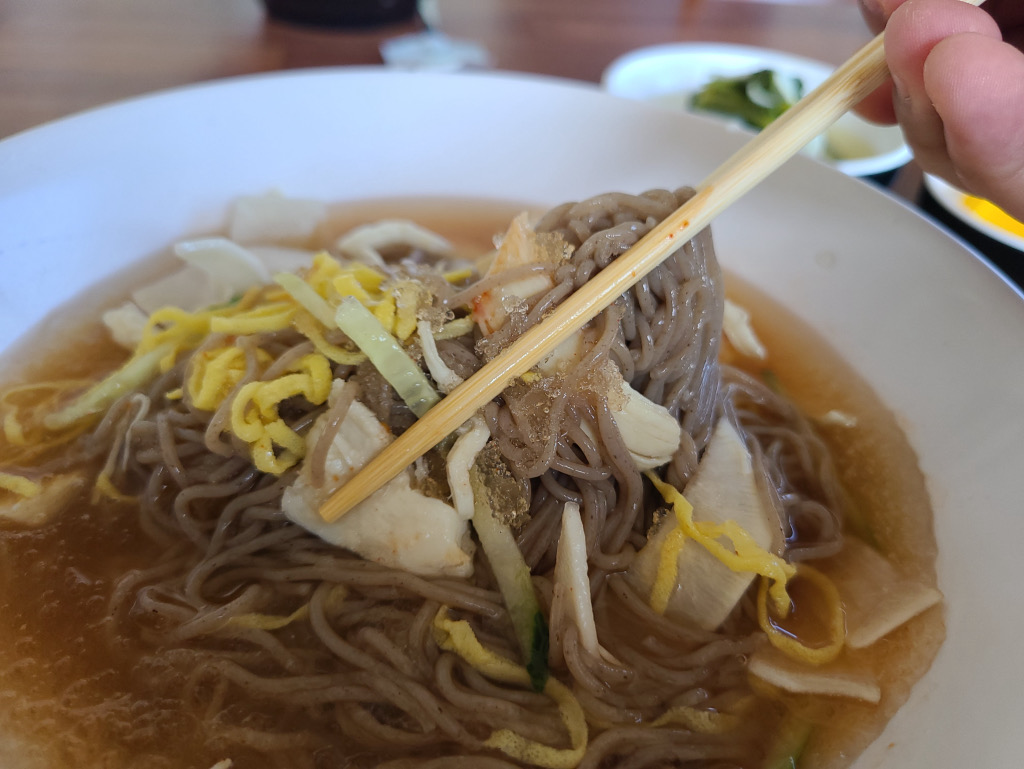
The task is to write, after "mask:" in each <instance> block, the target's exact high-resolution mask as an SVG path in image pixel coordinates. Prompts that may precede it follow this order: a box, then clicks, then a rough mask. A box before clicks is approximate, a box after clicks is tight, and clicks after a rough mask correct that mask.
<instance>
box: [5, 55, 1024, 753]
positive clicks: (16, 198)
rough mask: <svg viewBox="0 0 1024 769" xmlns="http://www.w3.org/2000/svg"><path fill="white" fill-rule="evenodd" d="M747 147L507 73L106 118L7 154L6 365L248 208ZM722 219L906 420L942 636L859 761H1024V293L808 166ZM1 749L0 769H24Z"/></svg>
mask: <svg viewBox="0 0 1024 769" xmlns="http://www.w3.org/2000/svg"><path fill="white" fill-rule="evenodd" d="M745 139H746V136H744V135H742V134H737V133H733V132H730V131H726V130H723V128H722V125H721V123H719V122H715V121H709V120H703V119H698V118H695V117H693V116H691V115H688V114H685V113H682V112H674V111H669V110H665V109H660V108H656V107H654V106H651V105H648V104H644V103H640V102H635V101H629V100H625V99H618V98H616V97H613V96H609V95H608V94H605V93H601V92H600V91H599V90H598V89H597V88H593V87H584V86H580V85H579V84H568V83H564V82H558V81H551V80H547V79H542V78H534V77H523V76H509V75H502V74H498V73H490V74H474V75H467V74H460V75H439V74H422V73H416V74H410V73H394V72H387V71H382V70H379V69H355V70H324V71H302V72H293V73H286V74H275V75H268V76H261V77H250V78H242V79H237V80H231V81H226V82H219V83H211V84H205V85H199V86H195V87H191V88H186V89H181V90H176V91H171V92H168V93H164V94H160V95H156V96H153V97H147V98H141V99H136V100H133V101H129V102H125V103H122V104H118V105H114V106H112V107H109V108H106V109H99V110H94V111H91V112H88V113H85V114H82V115H80V116H78V117H74V118H71V119H68V120H63V121H59V122H56V123H53V124H50V125H46V126H43V127H41V128H39V129H36V130H33V131H29V132H27V133H24V134H21V135H18V136H14V137H12V138H9V139H7V140H5V141H2V142H0V264H2V266H3V279H2V280H0V349H5V348H10V347H11V345H12V344H14V343H15V340H16V339H17V338H18V337H20V336H21V335H22V334H23V333H24V332H25V330H26V329H27V328H29V327H30V326H33V325H35V324H37V323H39V322H41V321H42V320H43V319H44V318H45V317H47V316H48V315H49V314H50V313H51V311H53V310H54V309H55V308H57V307H59V306H60V305H61V304H62V303H63V302H65V301H67V300H68V299H70V298H71V297H73V296H76V295H78V294H80V293H81V292H82V291H83V290H86V289H87V288H88V287H90V286H96V285H100V284H102V283H103V281H104V280H106V279H107V278H108V277H109V276H111V275H112V274H114V273H116V272H117V271H118V270H121V269H123V268H125V267H126V266H128V265H131V264H132V263H134V262H135V261H136V260H138V259H140V258H142V257H145V256H147V255H150V254H153V253H156V252H159V251H162V250H164V249H166V248H167V246H168V245H169V244H171V243H173V242H174V241H175V240H176V239H178V238H180V237H181V236H183V235H189V234H198V233H208V232H210V231H213V230H216V229H217V228H219V227H221V226H222V224H223V222H224V217H225V211H226V207H227V205H228V203H229V202H230V201H231V200H232V199H233V198H235V197H236V196H238V195H242V194H255V193H260V192H264V191H267V190H270V189H274V188H276V189H280V190H281V191H282V192H284V193H285V194H291V195H296V196H303V197H313V198H320V199H325V200H335V201H344V200H362V199H367V198H375V197H391V196H402V197H408V196H454V197H457V198H474V199H483V200H486V199H499V200H505V201H508V200H514V201H523V202H524V203H529V204H532V205H551V204H554V203H557V202H561V201H564V200H571V199H579V198H582V197H586V196H590V195H593V194H595V193H598V192H602V191H607V190H625V191H634V192H638V191H641V190H644V189H647V188H650V187H655V186H659V187H675V186H678V185H681V184H686V183H692V182H696V181H698V180H700V179H702V178H704V177H705V176H706V175H707V174H708V172H710V171H711V170H712V169H713V168H714V167H715V166H716V165H717V164H719V163H720V162H722V161H723V160H725V159H726V158H727V157H728V156H729V155H731V154H732V153H733V152H735V151H736V150H737V149H738V148H739V146H740V145H741V144H742V142H743V141H744V140H745ZM714 228H715V238H716V245H717V251H718V253H719V256H720V259H721V261H722V263H723V265H724V266H725V268H726V269H727V270H728V271H730V272H732V273H734V274H736V275H737V276H739V277H740V278H742V279H745V280H746V281H748V282H751V283H753V284H755V285H757V286H759V287H760V288H761V290H762V291H763V292H765V293H766V294H767V295H768V296H769V297H771V298H773V299H774V300H776V301H778V302H781V303H783V304H785V305H786V306H787V307H789V308H791V309H792V310H793V312H794V313H795V314H796V315H797V316H798V317H800V318H801V319H802V320H803V321H805V322H807V323H809V324H810V325H811V326H812V327H813V328H815V329H816V330H817V331H818V333H819V334H820V335H821V336H822V337H823V338H824V339H825V341H827V342H828V343H830V344H831V345H832V346H833V347H834V348H835V349H836V350H838V351H839V352H840V353H841V354H842V355H843V357H844V358H845V359H846V361H847V362H848V363H849V364H850V365H852V366H853V367H854V368H855V369H856V370H857V371H859V372H861V374H862V375H863V376H864V377H865V378H866V380H867V381H868V382H869V383H870V384H871V386H872V387H873V388H874V390H875V392H876V393H877V394H878V396H879V397H880V398H881V399H882V401H883V402H884V403H885V404H886V405H887V406H888V407H889V408H890V409H891V410H892V411H893V412H894V413H895V415H896V417H897V419H898V421H899V424H900V426H901V427H902V428H903V429H904V430H905V432H906V434H907V436H908V438H909V440H910V442H911V444H912V445H913V447H914V448H915V450H916V451H917V453H918V457H919V461H920V466H921V469H922V471H923V473H924V475H925V477H926V481H927V486H928V490H929V492H930V494H931V497H932V500H933V503H934V509H935V525H936V535H937V539H938V544H939V552H940V555H939V560H938V576H939V584H940V587H941V588H942V590H943V592H944V594H945V596H946V601H947V607H946V620H947V624H948V636H947V639H946V642H945V644H944V646H943V647H942V649H941V651H940V652H939V655H938V657H937V658H936V660H935V663H934V665H933V666H932V668H931V670H930V671H929V672H928V673H927V674H926V675H925V677H924V678H923V679H922V680H921V681H920V682H919V683H918V684H917V686H916V687H915V688H914V690H913V692H912V694H911V696H910V699H909V701H908V702H907V704H906V705H905V706H904V707H903V708H902V709H901V710H900V711H899V713H897V715H896V716H895V718H893V720H892V721H891V722H890V723H889V725H888V726H887V728H886V730H885V731H884V732H883V734H882V735H881V736H880V737H879V739H878V740H877V741H876V742H875V743H874V744H873V745H871V746H870V747H869V748H868V749H867V751H866V752H865V753H864V754H863V756H862V757H861V758H860V759H859V760H858V761H857V763H856V766H857V767H858V769H881V768H884V769H926V768H927V769H931V768H932V767H936V766H941V767H967V766H977V767H1011V766H1019V765H1020V759H1021V756H1022V755H1024V730H1022V729H1020V728H1019V724H1018V720H1019V719H1018V715H1019V713H1020V712H1021V711H1022V709H1024V665H1022V664H1020V661H1019V656H1020V651H1019V645H1020V641H1019V639H1020V638H1021V637H1022V636H1024V601H1021V600H1020V595H1019V592H1020V591H1019V585H1020V584H1021V581H1022V578H1024V560H1022V559H1021V556H1020V543H1021V542H1024V515H1021V487H1020V476H1021V470H1022V468H1024V414H1022V410H1021V408H1020V382H1022V381H1024V301H1022V298H1021V296H1020V294H1019V293H1017V292H1016V291H1015V290H1014V289H1013V288H1012V287H1011V286H1010V285H1009V284H1008V283H1006V282H1005V281H1004V280H1003V279H1002V278H1001V277H1000V276H999V275H997V274H996V273H995V272H993V271H992V270H991V269H990V268H989V267H987V266H986V265H985V264H984V263H982V261H981V260H980V259H978V258H977V257H976V255H974V254H973V253H972V252H970V251H968V250H967V249H966V248H965V247H964V246H962V245H961V244H959V243H958V242H957V241H954V240H953V239H951V238H950V237H948V236H947V235H946V234H945V233H944V232H943V231H942V230H940V229H939V228H937V227H936V226H934V225H933V224H932V223H930V222H929V221H928V220H926V219H925V218H924V217H922V216H920V215H919V214H917V213H915V212H914V211H913V210H911V209H909V208H907V207H904V206H902V205H901V204H900V203H898V202H896V201H894V200H893V199H892V198H890V197H888V196H886V195H885V194H884V193H883V192H881V191H879V190H877V189H876V188H874V187H873V186H871V185H866V184H862V183H860V182H858V181H856V180H853V179H850V178H849V177H846V176H844V175H843V174H840V173H837V172H836V171H835V170H833V169H831V168H829V167H827V166H825V165H823V164H821V163H817V162H813V161H811V160H809V159H807V158H801V157H797V158H794V159H793V160H791V161H790V162H788V163H787V164H786V165H784V166H783V167H782V168H781V169H779V171H777V172H776V173H775V174H773V175H772V176H771V177H770V178H769V179H768V180H767V181H765V182H764V183H763V184H762V185H761V186H760V187H758V188H757V189H755V190H754V191H753V192H751V193H750V194H749V195H748V196H747V197H745V198H744V199H743V200H741V201H740V202H738V203H737V204H736V205H735V206H734V207H732V208H730V209H729V210H728V211H726V212H725V213H723V214H722V215H721V216H720V217H719V218H718V219H717V220H716V222H715V224H714ZM0 730H2V727H0ZM2 747H3V741H2V740H0V764H3V765H4V766H5V767H6V768H7V769H20V766H19V763H20V762H19V760H18V757H17V754H16V753H15V754H7V755H6V760H5V756H4V755H3V752H2Z"/></svg>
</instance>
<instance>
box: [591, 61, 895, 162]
mask: <svg viewBox="0 0 1024 769" xmlns="http://www.w3.org/2000/svg"><path fill="white" fill-rule="evenodd" d="M762 69H770V70H773V71H775V72H776V73H778V74H780V75H782V76H788V77H795V78H799V79H800V80H801V81H802V82H803V84H804V92H805V93H809V92H810V91H811V90H812V89H814V88H815V87H817V86H818V85H820V84H821V83H822V81H824V80H825V78H827V77H828V76H829V74H831V72H832V69H833V68H832V67H831V66H829V65H828V64H824V63H822V62H819V61H814V60H813V59H807V58H803V57H801V56H794V55H792V54H788V53H784V52H782V51H773V50H769V49H765V48H754V47H750V46H744V45H731V44H727V43H670V44H667V45H657V46H651V47H649V48H641V49H638V50H636V51H632V52H630V53H627V54H625V55H623V56H621V57H619V58H618V59H616V60H615V61H613V62H612V63H611V64H610V65H609V66H608V68H607V69H606V70H605V71H604V74H603V75H602V77H601V84H602V85H603V87H604V88H605V89H606V90H607V91H608V92H609V93H613V94H615V95H617V96H625V97H627V98H631V99H642V100H645V101H652V102H656V103H658V104H661V105H664V106H666V107H670V108H675V109H681V110H688V111H695V110H693V108H692V107H691V106H690V99H691V97H692V96H693V95H694V94H696V93H697V92H698V91H700V90H701V89H702V88H703V87H704V86H705V85H707V84H708V83H709V82H711V80H713V79H714V78H716V77H738V76H742V75H749V74H752V73H754V72H757V71H759V70H762ZM701 114H704V115H709V116H712V117H715V118H716V119H720V120H729V119H728V118H724V117H722V116H720V115H715V114H713V113H709V112H702V113H701ZM729 122H732V123H733V124H735V125H737V126H739V125H740V124H739V122H738V121H729ZM826 144H827V145H828V147H829V150H828V151H827V153H826V151H825V150H824V146H825V145H826ZM811 154H813V155H814V156H817V157H819V158H820V159H821V160H823V161H824V162H826V163H828V164H830V165H832V166H834V167H835V168H837V169H839V170H840V171H842V172H843V173H845V174H848V175H850V176H875V175H879V174H884V173H887V172H890V171H893V170H895V169H897V168H899V167H900V166H902V165H904V164H906V163H907V161H908V160H910V157H911V155H910V150H909V148H908V147H907V145H906V143H905V142H904V140H903V134H902V132H901V131H900V129H899V128H898V127H896V126H883V125H877V124H874V123H870V122H868V121H866V120H864V119H862V118H860V117H858V116H857V115H854V114H852V113H850V114H847V115H844V116H843V117H842V118H840V120H838V121H837V122H836V124H835V125H834V126H833V127H832V128H830V129H829V131H828V132H827V134H826V141H825V142H824V143H822V144H818V145H815V147H814V148H813V149H812V153H811ZM833 155H834V156H835V157H833Z"/></svg>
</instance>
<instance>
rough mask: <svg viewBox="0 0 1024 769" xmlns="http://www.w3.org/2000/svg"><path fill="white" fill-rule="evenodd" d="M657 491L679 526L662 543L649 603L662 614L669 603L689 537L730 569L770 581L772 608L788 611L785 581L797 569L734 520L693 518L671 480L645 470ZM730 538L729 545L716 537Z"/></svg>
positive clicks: (784, 614) (687, 503)
mask: <svg viewBox="0 0 1024 769" xmlns="http://www.w3.org/2000/svg"><path fill="white" fill-rule="evenodd" d="M646 475H647V477H648V479H650V481H651V483H653V484H654V486H655V488H656V489H657V490H658V491H659V492H660V494H661V496H662V498H663V499H664V500H665V501H666V502H668V503H669V504H670V505H672V509H673V512H674V513H675V516H676V522H677V523H678V527H677V528H676V529H674V530H673V531H672V536H671V537H670V538H669V539H668V541H667V542H666V543H665V545H664V547H663V549H662V554H661V558H660V560H659V564H658V574H657V577H656V578H655V582H654V589H653V591H652V593H651V607H652V608H653V609H654V610H655V611H657V612H659V613H661V614H663V613H664V612H665V609H666V608H667V606H668V600H669V597H670V596H671V592H672V589H673V588H674V587H675V584H676V574H677V570H678V562H679V561H678V559H679V551H680V550H682V548H683V546H684V545H686V542H687V540H689V539H692V540H694V541H695V542H696V543H698V544H700V545H701V546H703V547H704V548H705V549H706V550H707V551H708V552H709V553H711V555H713V556H714V557H715V558H717V559H718V560H719V561H721V562H722V563H723V564H725V565H726V566H728V567H729V568H730V569H732V570H733V571H748V572H753V573H755V574H760V575H761V576H762V577H764V578H765V579H767V580H768V581H770V582H771V587H769V588H768V595H769V596H770V597H771V599H772V602H773V605H774V607H775V610H776V612H777V613H778V614H780V615H782V616H783V617H784V616H786V614H787V612H788V611H789V604H790V601H789V593H788V592H787V591H786V582H787V581H788V580H789V579H790V578H792V577H793V575H795V574H796V569H795V568H794V567H793V566H792V565H791V564H789V563H786V561H784V560H783V559H782V558H780V557H779V556H777V555H773V554H772V553H769V552H768V551H767V550H765V549H763V548H762V547H760V546H758V545H757V543H755V542H754V540H753V538H752V537H751V536H750V534H748V533H747V532H746V531H745V530H744V529H743V528H742V527H740V526H739V525H737V524H736V523H734V522H733V521H726V522H725V523H720V524H715V523H708V522H707V521H694V520H693V506H692V505H691V504H690V503H689V502H687V501H686V498H685V497H683V495H682V494H681V493H680V492H679V491H678V489H676V488H675V487H674V486H672V485H671V484H668V483H665V482H664V481H663V480H661V479H660V478H659V477H658V476H657V475H655V474H654V473H650V472H649V473H647V474H646ZM721 538H724V539H727V540H729V542H730V544H731V545H732V547H731V548H727V547H725V546H724V545H723V544H722V543H721V542H720V541H719V540H720V539H721Z"/></svg>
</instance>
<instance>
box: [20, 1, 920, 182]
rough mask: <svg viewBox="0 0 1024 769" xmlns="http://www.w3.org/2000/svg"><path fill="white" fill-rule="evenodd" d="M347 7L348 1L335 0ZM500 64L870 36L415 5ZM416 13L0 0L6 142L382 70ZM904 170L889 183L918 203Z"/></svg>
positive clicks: (588, 75) (789, 19) (535, 7)
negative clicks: (300, 81) (317, 77)
mask: <svg viewBox="0 0 1024 769" xmlns="http://www.w3.org/2000/svg"><path fill="white" fill-rule="evenodd" d="M337 1H338V2H345V0H337ZM420 4H421V8H423V10H424V17H426V18H428V19H429V20H430V21H431V22H432V24H433V26H435V27H436V28H438V29H440V31H442V32H444V33H445V34H447V35H448V36H449V37H451V38H455V39H462V40H468V41H473V42H475V43H478V44H480V45H482V46H484V47H485V48H486V50H487V51H488V53H489V54H490V57H491V61H492V64H493V66H494V67H496V68H499V69H503V70H511V71H520V72H531V73H539V74H544V75H553V76H557V77H565V78H572V79H577V80H583V81H589V82H598V81H599V80H600V77H601V73H602V72H603V70H604V69H605V67H607V66H608V65H609V64H610V63H611V62H612V61H613V60H614V59H615V58H616V57H618V56H620V55H622V54H623V53H626V52H627V51H630V50H632V49H635V48H640V47H643V46H648V45H655V44H661V43H670V42H679V41H695V40H700V41H716V42H730V43H743V44H747V45H756V46H761V47H765V48H774V49H778V50H783V51H789V52H791V53H795V54H800V55H802V56H807V57H810V58H814V59H818V60H820V61H824V62H828V63H831V64H840V63H842V62H843V61H845V60H846V59H847V58H848V57H849V56H850V55H851V54H852V53H853V52H854V51H856V50H857V49H858V48H860V47H861V46H862V45H863V44H864V43H866V42H867V41H868V40H869V39H870V33H869V32H868V30H867V28H866V27H865V25H864V22H863V20H862V19H861V16H860V13H859V10H858V8H857V2H856V0H791V1H790V2H786V1H785V0H783V1H782V2H766V1H765V0H420ZM424 28H425V27H424V23H423V21H422V19H420V18H419V17H416V18H414V19H412V20H410V21H406V22H402V23H398V24H393V25H387V26H380V27H376V28H369V29H348V30H339V29H325V28H317V27H308V26H298V25H293V24H288V23H283V22H279V21H274V20H272V19H270V18H268V16H267V14H266V12H265V11H264V8H263V5H262V0H0V139H2V138H4V137H6V136H9V135H12V134H14V133H18V132H20V131H23V130H26V129H29V128H32V127H33V126H36V125H39V124H42V123H45V122H48V121H50V120H54V119H57V118H61V117H64V116H67V115H70V114H73V113H76V112H79V111H81V110H84V109H88V108H91V107H96V106H99V105H103V104H108V103H110V102H114V101H118V100H120V99H124V98H127V97H131V96H137V95H139V94H143V93H149V92H152V91H158V90H161V89H165V88H172V87H175V86H181V85H186V84H189V83H197V82H202V81H207V80H213V79H217V78H224V77H231V76H236V75H245V74H250V73H258V72H268V71H273V70H283V69H295V68H302V67H324V66H346V65H380V64H383V61H382V59H381V54H380V45H381V43H382V42H384V41H385V40H388V39H390V38H393V37H396V36H399V35H404V34H409V33H412V32H416V31H422V30H423V29H424ZM920 180H921V175H920V172H919V171H917V170H916V166H914V165H913V164H910V165H909V166H908V167H907V168H905V169H904V170H903V172H901V174H899V175H898V176H897V178H896V179H895V180H894V182H893V183H892V184H891V189H892V190H893V191H894V192H895V193H896V194H898V195H901V196H903V197H905V198H908V199H910V200H914V199H915V198H916V196H917V194H918V192H919V189H920Z"/></svg>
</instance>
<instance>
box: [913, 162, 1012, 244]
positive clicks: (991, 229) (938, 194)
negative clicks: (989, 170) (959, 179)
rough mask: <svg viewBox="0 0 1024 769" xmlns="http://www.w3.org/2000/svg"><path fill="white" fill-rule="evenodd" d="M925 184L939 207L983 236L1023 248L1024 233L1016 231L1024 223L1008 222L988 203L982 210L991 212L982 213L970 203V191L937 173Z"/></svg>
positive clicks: (927, 175) (928, 177) (926, 178)
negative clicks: (955, 185) (960, 187)
mask: <svg viewBox="0 0 1024 769" xmlns="http://www.w3.org/2000/svg"><path fill="white" fill-rule="evenodd" d="M924 186H925V188H926V189H927V190H928V192H929V193H930V194H931V196H932V197H933V198H935V200H936V201H937V202H938V204H939V205H940V206H942V207H943V208H944V209H945V210H946V211H948V212H949V213H950V214H952V215H953V216H954V217H956V218H957V219H959V220H960V221H961V222H963V223H965V224H967V225H968V226H970V227H972V228H974V229H975V230H977V231H978V232H980V233H982V234H983V235H987V236H988V237H990V238H992V239H993V240H996V241H999V242H1000V243H1002V244H1003V245H1004V246H1009V247H1010V248H1015V249H1017V250H1018V251H1024V235H1020V234H1017V232H1015V230H1018V231H1022V232H1024V224H1021V223H1020V222H1016V221H1012V222H1009V223H1007V222H1005V220H1003V219H1002V217H1001V216H999V213H1002V212H1001V211H1000V212H999V213H996V212H995V211H992V210H991V209H989V208H988V207H987V206H985V207H984V208H982V209H981V212H984V211H988V212H989V214H990V215H982V213H981V212H979V210H978V208H977V207H972V206H971V205H970V200H971V198H970V196H969V195H967V193H965V192H963V191H962V190H959V189H957V188H956V187H954V186H952V185H951V184H949V183H947V182H945V181H943V180H942V179H940V178H939V177H937V176H932V175H931V174H925V177H924ZM1002 216H1006V214H1005V213H1002ZM1007 224H1008V225H1009V226H1007Z"/></svg>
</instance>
